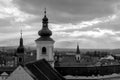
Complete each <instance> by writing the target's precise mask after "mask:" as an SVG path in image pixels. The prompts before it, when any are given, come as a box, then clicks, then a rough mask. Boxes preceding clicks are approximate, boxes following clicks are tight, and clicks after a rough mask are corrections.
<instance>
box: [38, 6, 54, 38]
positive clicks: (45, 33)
mask: <svg viewBox="0 0 120 80" xmlns="http://www.w3.org/2000/svg"><path fill="white" fill-rule="evenodd" d="M42 23H43V25H42V29H41V30H40V31H39V32H38V34H39V35H40V36H41V37H50V36H51V35H52V31H51V30H50V29H49V28H48V18H47V16H46V8H45V11H44V17H43V19H42Z"/></svg>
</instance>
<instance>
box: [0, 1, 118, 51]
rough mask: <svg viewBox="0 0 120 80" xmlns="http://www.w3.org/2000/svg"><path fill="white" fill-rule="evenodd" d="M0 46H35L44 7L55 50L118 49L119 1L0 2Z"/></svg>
mask: <svg viewBox="0 0 120 80" xmlns="http://www.w3.org/2000/svg"><path fill="white" fill-rule="evenodd" d="M0 8H1V9H0V45H1V46H18V45H19V38H20V30H21V29H22V31H23V39H24V45H27V46H33V45H34V46H35V40H36V39H37V38H38V37H39V35H38V31H39V30H40V29H41V27H42V18H43V16H44V8H46V9H47V17H48V19H49V28H50V29H51V30H52V32H53V35H52V38H53V39H54V40H55V41H56V42H55V47H56V48H76V46H77V43H79V47H80V48H91V49H92V48H93V49H94V48H98V49H104V48H112V49H114V48H120V1H119V0H74V1H73V0H34V1H33V0H0Z"/></svg>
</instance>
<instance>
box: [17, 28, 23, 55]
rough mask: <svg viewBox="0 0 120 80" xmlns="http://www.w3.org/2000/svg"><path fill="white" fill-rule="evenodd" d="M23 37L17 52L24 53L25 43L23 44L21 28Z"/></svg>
mask: <svg viewBox="0 0 120 80" xmlns="http://www.w3.org/2000/svg"><path fill="white" fill-rule="evenodd" d="M20 34H21V37H20V43H19V47H18V48H17V53H24V45H23V38H22V30H21V33H20Z"/></svg>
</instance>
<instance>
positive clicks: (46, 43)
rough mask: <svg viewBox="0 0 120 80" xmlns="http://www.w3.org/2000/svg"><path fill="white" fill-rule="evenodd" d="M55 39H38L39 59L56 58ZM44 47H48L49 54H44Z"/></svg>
mask: <svg viewBox="0 0 120 80" xmlns="http://www.w3.org/2000/svg"><path fill="white" fill-rule="evenodd" d="M53 43H54V42H53V41H37V42H36V44H37V60H39V59H43V58H45V59H46V60H47V61H53V60H54V53H53V47H54V45H53ZM42 47H46V49H47V54H42Z"/></svg>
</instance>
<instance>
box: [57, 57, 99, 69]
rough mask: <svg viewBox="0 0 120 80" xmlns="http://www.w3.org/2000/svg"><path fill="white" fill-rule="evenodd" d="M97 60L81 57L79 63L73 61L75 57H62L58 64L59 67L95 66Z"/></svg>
mask: <svg viewBox="0 0 120 80" xmlns="http://www.w3.org/2000/svg"><path fill="white" fill-rule="evenodd" d="M96 62H97V58H90V57H86V56H82V57H81V60H80V61H77V60H76V59H75V55H66V56H63V57H62V58H61V60H60V62H59V65H60V66H61V67H82V66H92V65H94V64H96Z"/></svg>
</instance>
